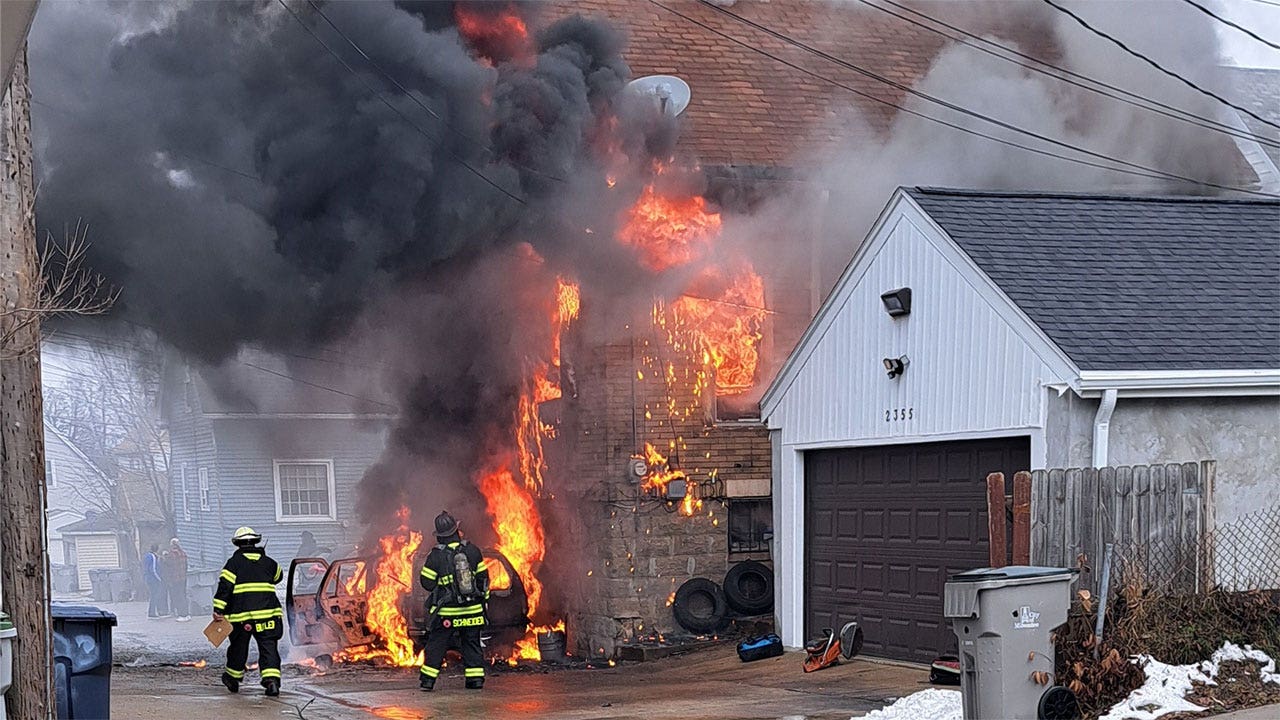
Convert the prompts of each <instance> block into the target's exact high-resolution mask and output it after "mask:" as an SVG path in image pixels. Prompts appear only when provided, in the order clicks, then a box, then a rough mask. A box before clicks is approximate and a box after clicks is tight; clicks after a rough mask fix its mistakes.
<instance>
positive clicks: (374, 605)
mask: <svg viewBox="0 0 1280 720" xmlns="http://www.w3.org/2000/svg"><path fill="white" fill-rule="evenodd" d="M396 516H397V517H398V518H399V520H400V527H399V528H398V529H397V530H396V531H395V532H394V533H392V534H390V535H387V536H385V537H383V538H382V539H381V540H380V541H379V543H378V545H379V548H380V549H381V550H382V557H381V558H379V559H378V566H377V572H376V573H375V575H376V577H377V578H378V580H377V582H376V583H375V584H374V586H373V590H372V591H370V592H369V594H368V596H367V600H368V611H367V613H366V615H365V625H366V626H367V627H368V628H369V630H370V631H372V632H373V634H374V635H376V636H377V637H378V639H379V641H380V647H375V648H355V649H349V650H344V651H342V652H340V653H337V654H336V655H335V659H338V660H370V659H377V660H383V661H385V662H387V663H390V664H392V665H396V666H399V667H409V666H412V665H417V664H418V663H420V662H421V654H420V653H415V652H414V650H413V641H412V640H410V639H409V623H408V621H407V620H406V619H405V617H404V613H403V612H402V611H401V603H400V601H401V598H403V597H404V595H406V594H407V593H408V592H409V591H410V589H411V588H412V587H413V582H414V577H413V557H414V554H415V553H417V551H418V548H419V547H420V546H421V545H422V534H421V533H418V532H414V531H412V530H410V529H409V525H408V523H409V508H407V507H402V508H400V511H399V512H398V513H396ZM361 575H363V573H361ZM363 584H364V583H363V581H361V582H360V585H359V587H360V590H361V591H362V592H363ZM349 585H350V583H349ZM348 589H349V590H350V587H348Z"/></svg>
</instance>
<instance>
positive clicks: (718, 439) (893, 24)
mask: <svg viewBox="0 0 1280 720" xmlns="http://www.w3.org/2000/svg"><path fill="white" fill-rule="evenodd" d="M662 6H666V7H665V8H664V7H662ZM920 7H921V9H923V10H924V11H925V12H927V13H928V14H930V15H933V16H938V15H940V14H942V13H947V12H954V11H955V6H953V5H951V6H949V5H948V4H947V3H924V4H921V5H920ZM729 10H730V11H731V12H732V13H734V14H736V15H739V16H741V17H743V18H746V19H748V20H750V21H754V22H757V23H760V24H761V25H763V26H767V27H769V28H775V29H779V30H782V31H784V32H787V33H789V34H791V35H793V36H795V37H799V38H803V40H804V42H806V43H808V44H811V45H812V46H814V47H816V48H817V49H818V50H820V51H824V52H827V53H829V54H831V55H832V56H835V57H838V58H841V59H843V60H846V61H849V62H850V63H851V64H855V65H858V66H861V67H863V68H866V69H868V70H870V71H872V72H874V73H876V74H879V75H881V76H884V77H886V78H888V79H890V80H892V81H896V82H898V83H902V84H904V85H912V84H913V83H915V82H916V81H918V80H919V79H920V78H921V77H922V76H923V75H924V74H925V73H926V72H927V71H928V70H929V69H930V67H931V65H932V64H933V63H934V61H935V60H936V59H937V57H938V55H939V53H940V52H941V51H942V50H943V49H944V47H945V46H946V45H947V43H948V40H947V39H946V38H945V37H944V36H943V35H942V34H940V33H937V32H933V31H930V30H926V29H923V28H921V27H920V26H918V25H913V24H910V23H907V22H904V21H903V20H902V19H900V18H895V17H892V16H890V15H887V14H885V13H882V12H880V11H878V10H875V9H872V8H869V7H867V6H865V5H863V4H859V3H818V2H813V3H780V2H779V3H767V2H756V3H735V4H732V6H731V7H730V8H729ZM571 12H578V13H582V14H584V15H587V16H592V15H596V16H603V17H606V18H607V19H608V20H609V21H610V22H612V23H613V24H614V25H615V26H617V27H620V28H621V29H622V31H623V32H624V33H625V34H626V37H627V41H628V45H627V50H626V59H627V61H628V63H629V64H630V67H631V70H632V73H633V75H634V76H637V77H639V76H644V75H651V74H669V75H676V76H678V77H680V78H682V79H684V80H685V81H686V82H688V84H689V85H690V87H691V89H692V100H691V103H690V105H689V106H688V108H687V109H686V111H685V112H684V113H683V115H682V116H681V120H682V122H681V136H680V140H679V144H678V146H677V155H678V158H677V162H678V163H681V164H683V165H685V166H686V167H691V166H695V165H696V167H698V168H699V169H700V170H701V171H702V173H703V174H704V176H705V179H706V190H705V193H704V194H705V197H706V198H707V199H708V200H710V201H711V203H712V204H713V206H715V207H716V208H717V209H718V210H720V211H721V212H722V213H724V214H725V216H726V217H729V216H731V215H733V214H735V213H748V212H750V211H751V210H753V209H755V208H757V207H758V206H759V204H760V203H761V201H762V200H765V199H767V198H770V197H772V196H775V195H780V194H783V193H790V194H793V195H803V194H805V193H821V192H822V190H821V188H819V187H817V186H809V185H807V184H805V183H797V182H795V180H797V179H798V176H799V175H800V174H801V173H799V172H797V170H799V169H803V168H804V167H806V166H807V165H808V164H810V163H812V162H814V161H815V160H816V159H818V158H820V157H821V153H822V152H823V151H824V150H827V149H829V148H830V147H831V146H832V145H833V144H834V143H835V142H836V141H839V142H842V143H845V144H849V143H851V142H868V143H875V142H880V141H883V140H884V138H885V136H886V135H887V132H888V131H889V130H890V128H891V124H892V123H893V122H894V120H895V119H896V116H897V110H896V109H895V108H894V107H893V105H901V104H903V103H904V102H905V101H906V99H907V98H906V97H905V95H906V94H905V93H904V92H903V91H902V90H899V89H895V88H893V87H890V86H888V85H885V84H884V83H881V82H880V81H878V80H876V79H873V78H870V77H867V76H865V75H863V74H859V73H858V72H856V71H855V70H852V69H850V68H848V67H843V66H841V65H838V64H835V63H830V62H826V61H823V60H821V59H819V58H816V57H814V56H813V55H811V54H809V53H806V52H804V51H803V50H801V49H798V48H796V47H793V46H791V45H788V44H786V43H784V42H783V41H782V40H779V39H777V38H775V37H772V36H770V35H768V34H766V33H764V32H761V31H760V30H758V29H753V28H751V27H749V26H747V25H744V24H742V23H740V22H738V21H736V20H734V19H733V18H731V17H728V16H726V15H725V14H723V13H721V12H719V11H717V9H716V8H714V7H709V6H708V5H707V4H704V3H700V2H696V1H694V0H664V2H662V4H661V6H659V5H658V4H654V3H646V2H635V1H631V0H583V1H582V2H575V3H572V4H569V3H563V4H557V5H555V6H553V9H552V10H550V13H551V14H553V15H554V14H569V13H571ZM961 12H962V13H963V14H964V17H965V19H964V20H962V21H959V24H960V25H962V26H964V27H966V28H968V29H969V30H971V31H977V32H984V33H990V34H991V35H992V36H994V37H998V38H1001V39H1002V40H1004V41H1005V42H1010V41H1012V40H1013V39H1017V40H1018V41H1019V44H1020V46H1021V47H1022V48H1023V49H1033V50H1031V51H1032V52H1033V54H1035V55H1037V56H1039V57H1045V58H1054V57H1056V56H1057V55H1058V53H1057V52H1056V51H1055V49H1054V48H1053V47H1045V45H1046V44H1052V42H1053V40H1052V37H1053V34H1052V28H1051V27H1050V26H1049V25H1048V24H1046V21H1045V19H1044V16H1043V15H1039V14H1038V13H1037V12H1036V9H1035V8H1028V7H1026V6H1019V7H1014V8H1011V7H1010V6H1009V5H1007V4H988V5H987V7H986V8H985V9H984V7H982V4H980V3H979V4H975V3H968V4H965V9H964V10H963V11H961ZM726 36H728V37H726ZM731 38H733V39H731ZM735 39H736V40H737V42H735ZM1028 40H1029V41H1030V42H1027V41H1028ZM758 51H760V52H758ZM770 56H773V57H770ZM788 64H789V65H793V66H799V67H801V68H805V69H807V70H810V71H811V72H813V73H814V74H816V75H820V76H822V77H826V78H829V79H830V80H833V81H835V82H836V83H839V84H840V85H843V86H845V87H844V88H840V87H837V86H835V85H834V84H833V83H829V82H824V81H823V80H822V79H820V78H818V77H814V76H812V75H808V74H806V73H805V72H803V71H800V70H797V69H796V68H795V67H788ZM850 90H852V91H853V92H850ZM1218 139H1219V140H1222V142H1221V143H1220V144H1219V145H1218V146H1215V147H1217V148H1218V149H1219V150H1220V151H1221V152H1225V153H1231V154H1232V155H1235V154H1236V153H1237V148H1235V147H1233V146H1232V144H1231V143H1230V142H1229V141H1226V140H1224V139H1222V138H1218ZM1234 162H1235V165H1236V167H1237V168H1238V170H1239V174H1240V178H1239V184H1240V185H1243V186H1250V185H1252V186H1255V187H1256V186H1258V185H1259V184H1260V181H1261V179H1262V178H1261V176H1260V175H1259V174H1258V172H1257V170H1256V168H1253V167H1251V166H1250V164H1249V163H1248V162H1247V158H1246V157H1244V156H1243V155H1240V156H1239V157H1236V158H1235V160H1234ZM819 197H823V196H819ZM821 222H822V221H821V220H820V219H817V218H815V220H814V222H813V223H812V224H811V225H810V226H808V227H785V228H779V229H778V234H777V237H776V238H771V239H770V241H771V242H777V243H778V244H779V246H780V247H781V246H782V245H783V244H786V245H787V247H788V250H789V251H788V252H787V253H778V254H777V258H786V260H777V259H776V258H770V261H771V262H772V263H773V264H772V265H771V266H769V267H767V268H757V270H759V272H760V273H761V275H762V276H763V281H764V297H765V304H766V306H767V307H768V309H769V315H768V318H767V320H766V321H765V323H764V324H763V327H762V335H763V337H762V338H761V340H760V353H761V358H760V366H759V368H758V369H757V372H756V377H755V385H754V386H753V387H752V388H751V389H750V390H749V391H747V392H746V393H743V394H740V395H738V396H735V397H720V398H717V397H714V393H706V394H705V396H704V397H698V398H691V397H677V398H675V399H674V402H675V404H676V405H677V406H679V407H681V408H686V409H690V408H691V409H693V410H694V411H693V412H689V413H687V414H684V415H683V416H682V417H680V418H677V419H674V420H672V419H671V418H670V417H669V416H668V414H667V413H665V412H658V411H656V410H655V408H661V407H662V405H663V403H665V402H669V401H671V400H672V398H671V397H669V395H670V392H669V391H668V389H667V387H664V385H663V383H662V381H661V375H662V373H654V372H653V369H654V368H653V360H654V353H652V352H651V350H652V348H654V347H656V346H661V344H662V343H661V337H660V335H661V333H660V332H658V331H656V330H655V329H654V328H653V327H652V324H651V322H650V320H649V318H648V317H643V316H641V317H619V318H608V319H605V318H594V319H592V318H590V317H589V316H590V313H591V298H590V297H589V296H584V297H583V314H584V324H588V325H589V324H590V323H592V322H596V323H602V324H605V325H609V326H611V328H612V331H611V332H607V333H596V334H595V336H597V337H599V336H604V337H611V338H618V339H617V340H612V341H609V342H605V343H594V344H593V343H581V342H580V343H579V344H578V345H577V346H574V345H573V344H572V343H570V344H568V345H567V347H566V356H567V357H568V359H569V361H570V362H571V363H572V365H573V370H574V373H575V384H576V390H577V395H576V397H575V398H569V397H568V396H567V395H566V399H565V401H564V406H565V407H563V408H561V409H560V415H561V416H562V417H563V418H565V420H564V425H563V426H562V428H561V435H562V438H563V440H562V441H561V442H560V443H559V444H560V445H562V446H563V447H560V448H558V449H557V450H558V451H559V452H563V453H565V455H566V457H567V463H566V464H565V465H563V466H564V467H569V468H571V472H572V474H573V476H574V478H575V479H577V480H578V481H579V483H580V484H581V485H582V486H584V487H587V488H589V489H586V490H583V491H580V492H579V493H578V494H577V497H576V500H577V501H578V502H581V503H583V507H588V508H590V509H588V510H586V511H584V512H583V516H584V517H585V518H587V521H586V523H585V526H584V527H583V528H582V529H581V531H580V532H582V533H583V536H582V537H578V538H575V542H576V543H578V544H580V545H581V546H582V547H587V548H593V549H595V550H596V551H597V552H591V553H588V556H589V557H588V560H587V567H585V568H582V569H581V572H579V575H578V577H577V578H576V581H575V582H574V583H571V584H570V586H569V587H568V588H566V590H569V591H574V592H576V593H577V596H578V599H577V600H576V601H575V602H574V603H570V604H569V605H570V606H571V607H574V608H576V611H575V613H574V614H573V615H571V617H570V623H569V625H570V628H571V632H573V633H575V638H574V642H575V643H576V645H577V646H578V647H579V648H580V649H583V650H589V651H594V652H600V651H603V652H605V653H610V652H612V651H613V650H614V649H615V648H616V646H617V644H618V643H619V642H625V641H627V640H629V639H632V638H637V637H644V636H646V635H649V634H651V633H654V632H657V633H667V632H672V631H676V630H677V625H676V623H675V621H674V618H673V615H672V611H671V609H670V608H669V603H670V597H671V593H672V591H674V590H675V589H676V588H677V587H678V586H679V585H680V584H681V583H683V582H685V581H686V580H688V579H689V578H691V577H706V578H709V579H711V580H714V581H717V582H720V581H722V580H723V578H724V575H725V572H726V570H727V569H728V568H729V567H730V566H732V565H733V564H734V563H736V562H737V561H738V560H739V559H748V558H750V559H763V560H766V561H768V560H769V558H770V552H769V550H770V548H771V547H773V548H776V547H777V545H776V541H775V540H774V539H773V537H772V529H773V525H774V523H775V518H778V517H780V514H779V513H778V512H775V511H773V510H772V509H771V501H770V497H769V485H768V479H769V478H770V477H771V476H772V474H773V472H772V470H773V469H772V467H771V466H772V459H771V455H770V450H769V441H768V434H767V431H766V429H765V427H764V425H763V424H762V423H761V422H760V420H759V419H758V418H759V417H760V413H759V406H758V400H759V396H760V393H761V392H762V390H763V389H764V387H765V386H767V385H768V383H769V382H770V381H771V380H772V378H773V377H774V375H775V374H776V373H777V371H778V369H779V367H780V365H781V364H782V362H783V361H784V360H785V359H786V357H787V355H788V354H789V353H790V352H791V350H792V348H793V347H795V345H796V343H797V341H798V340H799V337H800V334H801V333H802V332H803V329H804V328H805V327H806V326H807V325H808V324H809V321H810V319H811V318H812V317H813V316H814V314H815V313H816V312H817V310H818V308H819V306H820V304H821V302H822V299H823V298H824V297H825V296H826V295H827V293H828V292H829V291H830V290H831V288H832V286H833V285H834V283H835V282H836V280H837V279H838V274H839V272H840V269H841V268H842V267H843V266H844V264H845V262H846V261H847V260H848V257H849V256H850V255H851V254H852V253H853V252H854V250H856V248H857V242H858V240H859V238H855V237H850V234H849V233H847V232H842V230H843V229H841V228H824V227H822V226H821ZM797 246H800V247H801V248H803V249H802V250H800V251H798V252H797V251H796V247H797ZM582 335H583V336H591V335H592V334H591V333H589V332H583V333H582ZM659 367H660V368H661V365H660V366H659ZM690 370H694V371H696V370H697V368H690V367H688V365H687V364H686V365H685V366H684V367H677V368H676V372H677V374H680V373H685V372H689V371H690ZM673 442H675V444H676V446H677V447H678V450H679V452H678V457H677V454H674V453H673V452H671V447H672V443H673ZM646 443H652V444H654V445H655V446H656V447H658V448H659V449H660V450H662V451H663V452H664V454H668V455H669V456H670V459H673V460H678V464H679V466H680V469H681V470H683V471H685V472H687V473H688V474H689V476H690V477H691V478H694V477H695V476H696V477H700V478H701V480H702V482H701V485H700V487H699V489H698V490H699V493H700V494H701V496H702V499H703V505H702V508H701V510H700V511H699V512H697V513H695V514H694V515H693V516H689V517H686V516H683V515H682V514H680V513H678V512H671V508H670V507H667V506H666V505H665V504H663V503H657V504H655V503H653V502H652V498H650V497H648V496H646V495H645V494H644V493H642V492H639V491H638V489H637V488H638V484H639V481H638V479H637V476H636V475H635V474H634V473H631V471H630V470H629V463H630V462H631V461H632V459H633V458H634V457H635V456H636V455H639V454H643V453H644V446H645V444H646ZM711 471H714V475H715V477H714V479H711V478H710V477H709V474H710V473H711ZM596 507H598V508H599V509H598V510H596V509H595V508H596ZM793 591H794V590H793Z"/></svg>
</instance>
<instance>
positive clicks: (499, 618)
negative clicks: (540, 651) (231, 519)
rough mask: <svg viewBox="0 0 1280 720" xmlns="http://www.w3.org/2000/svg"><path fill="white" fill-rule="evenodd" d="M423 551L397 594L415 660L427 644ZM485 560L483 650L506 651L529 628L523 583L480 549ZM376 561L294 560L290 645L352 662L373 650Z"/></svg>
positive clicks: (288, 600) (500, 559) (288, 601)
mask: <svg viewBox="0 0 1280 720" xmlns="http://www.w3.org/2000/svg"><path fill="white" fill-rule="evenodd" d="M427 550H430V547H427V548H424V549H423V550H422V552H421V553H416V556H415V557H414V559H413V574H412V578H413V582H412V583H410V585H411V587H405V588H404V591H403V592H402V593H400V607H399V612H400V614H401V616H402V617H404V618H405V619H406V620H407V623H406V625H407V627H406V628H405V631H406V633H407V634H408V636H409V640H410V641H412V644H413V654H414V655H417V653H418V652H420V651H421V650H422V648H423V646H424V644H425V642H426V638H427V633H428V631H429V627H428V624H427V593H426V591H425V590H423V589H422V586H421V585H419V584H418V582H417V577H418V574H419V573H420V572H421V571H422V563H423V562H424V561H425V560H426V555H427ZM483 552H484V555H485V557H486V558H487V559H488V560H489V603H488V608H487V611H486V615H487V617H488V625H487V626H486V630H485V645H486V647H494V646H510V645H512V644H514V643H515V642H516V641H517V640H519V639H520V638H522V637H524V636H525V633H526V630H527V629H528V627H529V617H528V615H529V600H528V596H527V595H526V593H525V588H524V583H523V582H522V581H521V579H520V576H519V575H518V574H517V573H516V570H515V568H514V567H513V566H512V564H511V561H510V560H508V559H507V558H506V557H505V556H504V555H503V554H502V553H500V552H498V551H497V550H494V549H492V548H483ZM377 567H378V558H377V557H376V556H356V557H346V558H343V559H339V560H333V561H329V560H326V559H324V558H316V557H312V558H297V559H295V560H294V561H293V562H292V563H290V565H289V584H288V587H287V589H286V597H285V609H286V612H287V614H288V617H289V638H290V639H291V640H292V641H293V644H294V645H321V646H326V647H328V648H345V649H346V650H345V651H346V652H347V653H348V654H351V655H352V656H353V657H362V655H361V654H360V653H359V652H358V651H359V650H360V649H361V648H371V647H374V646H376V645H378V644H380V643H381V642H382V638H381V637H380V635H379V634H378V633H376V632H374V630H373V628H372V627H371V623H370V618H369V612H370V602H369V600H370V593H371V591H372V590H373V589H374V587H375V586H376V585H377V584H378V578H377V577H376V572H377V571H376V568H377Z"/></svg>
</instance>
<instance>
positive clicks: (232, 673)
mask: <svg viewBox="0 0 1280 720" xmlns="http://www.w3.org/2000/svg"><path fill="white" fill-rule="evenodd" d="M222 672H224V673H226V674H228V675H230V676H231V677H233V678H235V679H237V680H243V679H244V671H243V670H232V669H231V668H227V669H225V670H223V671H222Z"/></svg>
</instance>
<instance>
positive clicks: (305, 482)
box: [274, 460, 338, 522]
mask: <svg viewBox="0 0 1280 720" xmlns="http://www.w3.org/2000/svg"><path fill="white" fill-rule="evenodd" d="M274 466H275V472H274V475H275V491H276V493H275V494H276V520H278V521H280V522H309V521H316V520H322V521H323V520H337V518H338V511H337V507H336V504H335V495H336V488H335V487H334V481H333V461H332V460H276V461H275V462H274Z"/></svg>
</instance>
